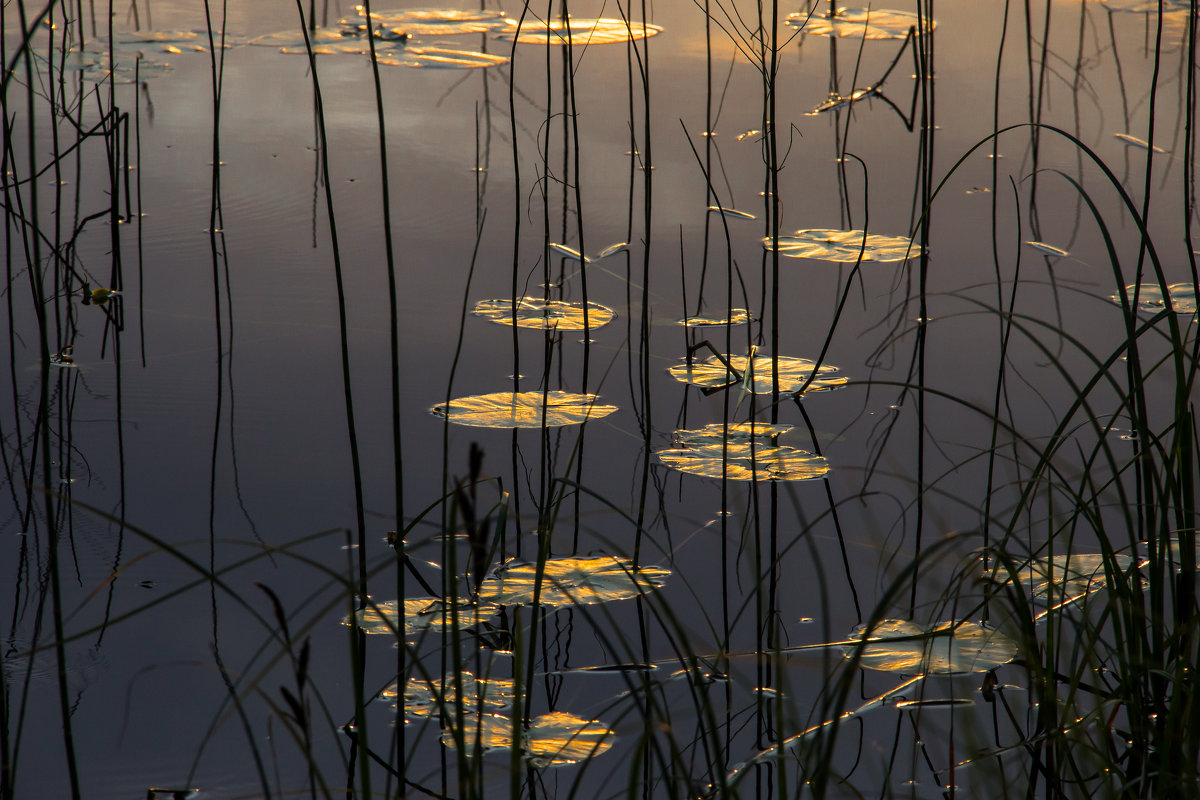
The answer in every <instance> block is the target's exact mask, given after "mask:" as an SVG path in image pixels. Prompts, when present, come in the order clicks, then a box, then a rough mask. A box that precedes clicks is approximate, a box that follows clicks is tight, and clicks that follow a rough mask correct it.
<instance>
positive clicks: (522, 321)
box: [472, 297, 615, 331]
mask: <svg viewBox="0 0 1200 800" xmlns="http://www.w3.org/2000/svg"><path fill="white" fill-rule="evenodd" d="M516 307H517V313H516V317H515V319H516V325H517V327H518V328H536V329H538V330H560V331H581V330H583V329H584V321H585V320H586V321H587V322H588V327H590V328H591V329H592V330H595V329H596V328H599V327H601V326H603V325H607V324H608V323H610V322H612V319H613V317H614V316H615V314H614V313H613V310H612V309H611V308H606V307H604V306H602V305H599V304H597V303H588V304H587V309H586V311H585V309H584V306H583V304H582V303H568V302H566V301H565V300H543V299H541V298H539V297H522V298H520V299H519V300H517V302H516ZM472 313H474V314H475V315H476V316H480V317H484V318H485V319H490V320H491V321H492V322H498V323H500V324H501V325H512V324H513V319H514V317H513V301H512V300H509V299H508V298H500V299H496V300H480V301H479V302H478V303H476V304H475V310H474V311H473V312H472Z"/></svg>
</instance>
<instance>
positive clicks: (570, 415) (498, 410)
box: [430, 391, 617, 428]
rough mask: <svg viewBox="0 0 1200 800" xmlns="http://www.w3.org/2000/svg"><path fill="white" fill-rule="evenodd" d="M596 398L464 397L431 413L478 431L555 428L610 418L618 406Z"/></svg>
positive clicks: (549, 395) (540, 395)
mask: <svg viewBox="0 0 1200 800" xmlns="http://www.w3.org/2000/svg"><path fill="white" fill-rule="evenodd" d="M596 399H597V398H596V395H594V394H572V393H570V392H558V391H555V392H546V393H545V394H543V393H542V392H516V393H514V392H495V393H493V394H480V395H474V396H472V397H460V398H458V399H457V400H451V401H450V404H449V406H447V405H446V404H444V403H443V404H441V405H436V406H434V407H433V408H432V409H430V410H431V412H432V413H433V414H434V416H438V417H445V418H446V419H447V420H449V421H450V422H453V423H455V424H456V425H471V426H474V427H476V428H541V427H543V426H544V427H547V428H553V427H557V426H559V425H579V424H581V423H583V422H586V421H588V420H589V419H599V418H600V417H607V416H608V415H609V414H611V413H613V412H614V411H616V410H617V407H616V406H606V405H598V404H597V403H596Z"/></svg>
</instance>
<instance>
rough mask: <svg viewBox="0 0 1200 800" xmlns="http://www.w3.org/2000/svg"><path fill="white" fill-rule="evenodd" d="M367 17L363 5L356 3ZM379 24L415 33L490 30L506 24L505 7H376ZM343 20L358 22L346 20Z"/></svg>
mask: <svg viewBox="0 0 1200 800" xmlns="http://www.w3.org/2000/svg"><path fill="white" fill-rule="evenodd" d="M354 8H355V10H356V11H358V15H359V16H360V17H362V18H364V19H365V15H364V14H363V7H362V6H355V7H354ZM371 20H372V22H374V23H375V24H377V25H383V26H385V27H393V28H398V29H400V30H403V31H406V32H408V33H409V34H411V35H412V36H449V35H452V34H456V33H488V32H490V31H493V30H495V29H496V28H499V27H503V25H504V12H503V11H489V10H484V9H478V8H477V9H463V10H458V9H453V8H406V9H404V10H403V11H372V12H371ZM341 24H354V20H343V21H342V23H341Z"/></svg>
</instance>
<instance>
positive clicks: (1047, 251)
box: [1025, 241, 1070, 258]
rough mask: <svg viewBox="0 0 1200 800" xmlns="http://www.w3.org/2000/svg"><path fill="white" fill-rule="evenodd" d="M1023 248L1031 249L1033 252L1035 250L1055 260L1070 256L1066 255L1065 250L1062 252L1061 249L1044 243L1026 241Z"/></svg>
mask: <svg viewBox="0 0 1200 800" xmlns="http://www.w3.org/2000/svg"><path fill="white" fill-rule="evenodd" d="M1025 246H1026V247H1032V248H1033V249H1034V250H1037V251H1038V252H1039V253H1042V254H1043V255H1047V256H1054V257H1055V258H1063V257H1064V256H1069V255H1070V253H1068V252H1067V251H1066V250H1063V249H1062V248H1061V247H1055V246H1054V245H1052V244H1046V243H1045V242H1034V241H1028V242H1026V243H1025Z"/></svg>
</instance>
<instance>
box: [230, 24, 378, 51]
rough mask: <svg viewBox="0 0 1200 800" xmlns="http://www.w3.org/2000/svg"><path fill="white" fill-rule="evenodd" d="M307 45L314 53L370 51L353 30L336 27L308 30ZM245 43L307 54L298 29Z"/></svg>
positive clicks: (368, 46) (271, 34)
mask: <svg viewBox="0 0 1200 800" xmlns="http://www.w3.org/2000/svg"><path fill="white" fill-rule="evenodd" d="M308 42H309V46H310V47H312V51H313V53H314V54H316V55H331V54H334V53H349V54H352V55H362V54H364V53H368V52H370V50H369V48H370V45H369V44H367V43H366V42H365V41H362V40H361V39H359V38H357V37H356V36H354V35H353V32H346V33H343V32H342V31H339V30H337V29H332V28H322V29H319V30H315V31H310V32H309V34H308ZM247 44H251V45H254V46H256V47H277V48H279V51H280V52H281V53H288V54H289V55H307V54H308V50H307V49H306V47H305V45H304V34H303V33H302V32H301V31H299V30H287V31H277V32H276V33H268V34H265V35H263V36H259V37H257V38H254V39H251V40H250V41H249V42H247Z"/></svg>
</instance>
